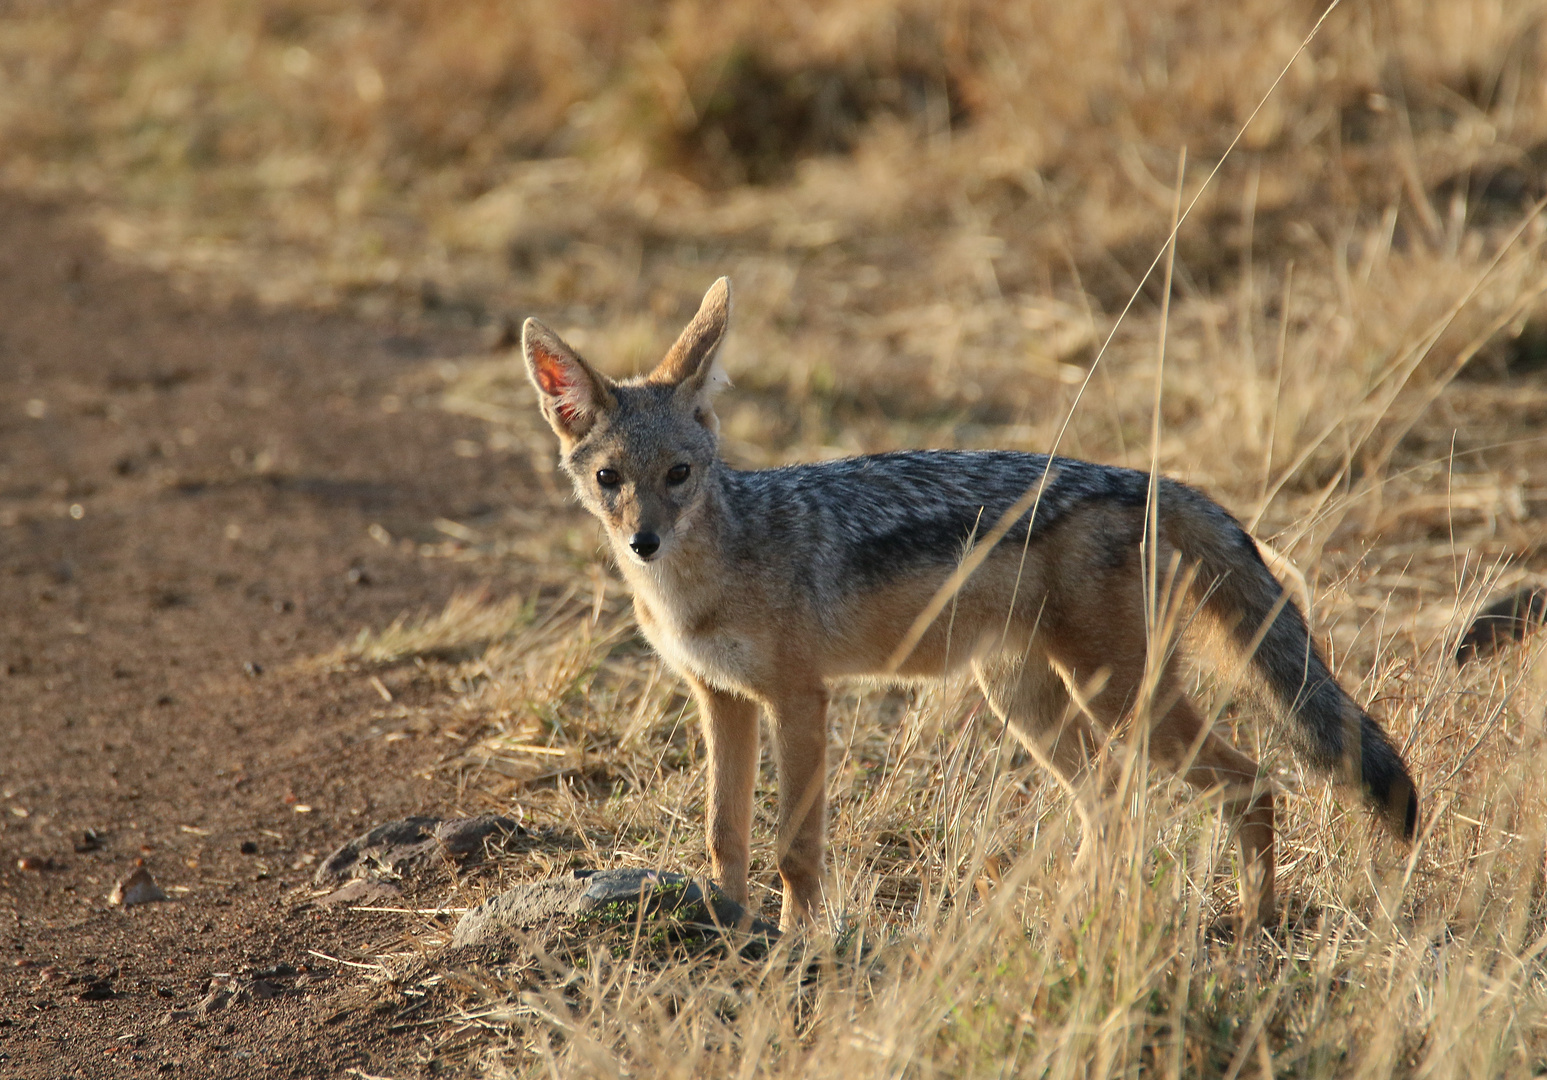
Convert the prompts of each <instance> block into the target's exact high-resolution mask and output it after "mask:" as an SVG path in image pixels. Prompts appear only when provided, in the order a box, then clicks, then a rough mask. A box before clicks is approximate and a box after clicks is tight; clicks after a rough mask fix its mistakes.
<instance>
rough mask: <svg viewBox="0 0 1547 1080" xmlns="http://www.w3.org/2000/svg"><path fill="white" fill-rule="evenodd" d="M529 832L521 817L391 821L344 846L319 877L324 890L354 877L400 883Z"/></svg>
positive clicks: (473, 858) (321, 868) (470, 858)
mask: <svg viewBox="0 0 1547 1080" xmlns="http://www.w3.org/2000/svg"><path fill="white" fill-rule="evenodd" d="M525 835H526V830H525V829H523V828H522V827H521V826H520V825H519V824H517V823H516V822H515V821H512V820H511V819H510V818H506V817H497V816H495V815H493V814H484V815H481V816H479V817H473V818H434V817H411V818H404V819H402V820H401V821H389V822H387V823H386V824H385V825H378V826H376V827H375V828H374V829H372V830H371V831H370V832H368V833H366V834H364V835H363V836H357V837H355V838H354V839H353V840H351V841H349V842H348V843H346V844H343V845H342V846H340V847H339V848H338V849H337V850H336V851H334V852H333V854H331V855H329V856H328V857H327V858H326V859H324V860H323V861H322V865H321V866H319V867H317V873H316V874H315V875H314V876H313V881H314V882H315V883H316V884H317V885H318V886H319V887H323V888H328V887H333V886H337V885H341V884H343V883H344V882H347V881H353V880H367V881H397V880H399V879H401V878H404V877H408V876H412V875H413V874H415V873H418V872H422V871H423V870H425V869H426V868H428V867H430V866H434V865H437V864H439V863H440V862H442V861H443V860H446V859H455V860H457V861H459V862H474V861H477V859H478V858H479V857H481V856H482V855H483V853H484V851H485V849H486V848H488V847H490V846H496V847H497V846H500V845H503V844H507V843H509V842H510V841H511V840H513V839H515V838H517V837H522V836H525Z"/></svg>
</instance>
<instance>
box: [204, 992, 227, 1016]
mask: <svg viewBox="0 0 1547 1080" xmlns="http://www.w3.org/2000/svg"><path fill="white" fill-rule="evenodd" d="M232 996H233V995H232V992H231V991H230V990H229V989H227V988H226V987H224V986H217V987H214V988H213V989H211V990H210V992H209V993H208V994H205V995H204V1000H202V1001H200V1002H199V1012H201V1013H203V1014H204V1015H205V1016H208V1015H209V1014H210V1013H217V1012H219V1011H220V1010H221V1009H224V1008H225V1007H226V1006H227V1005H228V1004H230V1002H231V998H232Z"/></svg>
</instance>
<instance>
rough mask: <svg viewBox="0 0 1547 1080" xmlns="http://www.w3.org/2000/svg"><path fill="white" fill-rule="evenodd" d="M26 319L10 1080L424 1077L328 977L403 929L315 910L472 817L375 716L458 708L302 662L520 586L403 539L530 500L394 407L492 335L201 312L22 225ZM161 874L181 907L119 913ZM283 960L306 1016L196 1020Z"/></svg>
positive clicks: (2, 698) (492, 460) (429, 746)
mask: <svg viewBox="0 0 1547 1080" xmlns="http://www.w3.org/2000/svg"><path fill="white" fill-rule="evenodd" d="M0 312H3V313H4V315H3V317H0V371H3V378H0V611H3V612H4V619H3V621H0V635H3V636H0V743H3V744H4V746H5V750H4V753H3V760H0V795H3V799H0V855H3V860H0V925H3V930H0V943H3V949H4V952H5V956H4V962H3V968H0V1076H6V1077H9V1076H16V1077H49V1078H62V1077H68V1076H74V1077H96V1076H108V1075H114V1076H141V1075H145V1076H150V1075H172V1076H210V1075H219V1076H230V1077H238V1076H260V1075H262V1076H269V1075H287V1076H290V1075H293V1076H314V1075H335V1074H337V1073H339V1072H340V1071H342V1070H346V1069H349V1068H351V1067H353V1068H362V1069H365V1071H367V1072H369V1071H372V1069H373V1067H376V1066H381V1065H382V1064H383V1063H394V1064H395V1065H396V1067H397V1068H398V1070H399V1074H404V1073H408V1072H417V1071H419V1066H413V1065H412V1062H413V1061H414V1059H415V1055H416V1044H415V1041H414V1034H413V1032H412V1030H411V1029H410V1030H408V1031H406V1032H389V1031H388V1030H387V1029H388V1026H389V1022H388V1020H387V1019H384V1018H373V1016H372V1014H371V1013H370V1010H369V1009H368V1008H365V1007H363V1006H358V1005H352V1004H351V1002H356V1003H358V1002H359V1001H361V1000H363V999H362V997H361V995H360V993H359V991H360V984H361V979H362V978H363V976H362V974H361V970H360V969H355V968H350V967H348V966H347V965H345V964H340V963H337V962H333V961H330V960H327V959H324V958H323V957H321V956H319V955H317V954H319V953H322V954H326V955H327V956H329V957H336V958H338V959H340V960H348V959H349V958H351V957H358V956H359V955H361V954H360V953H359V952H358V950H359V949H360V948H361V946H362V945H365V944H368V943H369V942H370V941H373V940H377V939H381V938H383V937H387V938H390V937H392V936H394V935H396V934H400V933H401V930H402V924H401V920H400V919H398V921H396V922H394V919H397V918H398V917H395V916H375V917H372V916H361V915H359V914H354V915H349V914H336V913H331V912H318V911H315V910H311V909H308V908H306V907H305V906H304V905H303V903H302V900H303V898H304V897H305V896H306V895H307V892H308V890H307V888H306V886H307V885H308V883H309V878H310V874H311V869H312V868H311V866H310V865H309V864H308V861H307V860H308V857H310V858H316V857H320V856H321V855H322V854H325V853H326V852H327V851H328V850H329V849H331V848H332V847H333V846H334V845H336V844H337V843H339V842H341V841H343V840H345V839H347V838H348V837H349V836H351V835H354V834H355V833H358V832H360V831H362V830H363V828H365V827H366V826H367V825H369V824H374V823H376V822H379V821H383V820H387V819H389V818H393V817H397V816H401V815H403V814H406V813H409V812H415V811H435V810H444V809H446V808H447V807H448V805H450V803H451V802H452V801H454V799H455V792H454V791H453V790H452V789H451V788H450V786H449V785H448V784H446V783H445V782H444V781H441V780H437V779H435V777H436V775H437V774H436V773H435V771H434V770H433V768H431V766H432V765H433V763H434V762H435V761H436V760H437V759H438V758H439V757H441V756H442V755H443V754H444V751H445V744H444V743H443V742H437V741H435V740H432V739H429V738H421V737H419V736H417V735H415V734H414V733H413V732H406V733H405V732H403V731H401V730H390V728H391V725H390V724H389V723H385V722H384V721H382V720H381V719H380V718H381V715H382V712H383V709H382V707H383V704H384V701H383V689H384V690H385V693H389V694H391V695H393V696H394V697H395V698H396V699H398V701H400V702H401V701H404V700H407V701H414V700H415V699H416V698H417V699H418V700H420V701H423V700H425V699H426V698H427V697H428V696H429V695H431V694H433V693H434V688H433V687H432V686H427V685H422V684H421V685H416V684H415V679H414V676H413V675H412V674H411V672H412V669H408V672H406V673H405V672H398V673H396V674H394V673H386V674H385V675H384V676H383V677H382V678H383V682H382V687H381V688H378V686H376V685H373V684H372V682H371V681H370V679H369V677H368V676H366V675H363V674H347V673H337V672H332V673H330V672H326V671H322V670H319V669H317V668H316V667H315V666H310V667H308V666H306V665H305V664H303V663H298V662H299V661H304V660H305V659H306V658H308V657H311V656H315V655H317V654H318V653H321V652H325V651H326V650H328V649H329V648H331V647H333V646H334V645H336V644H337V643H339V642H340V641H342V640H344V639H346V638H347V637H349V636H350V635H352V634H353V633H355V632H357V631H358V629H359V628H361V627H362V626H380V625H382V624H384V623H386V622H387V621H389V620H390V619H391V618H392V617H393V616H396V615H398V614H400V613H402V612H404V611H412V610H416V609H436V610H438V609H439V607H440V606H441V605H442V604H443V603H444V601H445V600H446V598H447V597H448V596H449V595H450V594H451V593H452V592H453V591H454V590H456V589H458V588H460V587H468V586H475V585H479V584H488V585H489V587H491V588H492V589H494V590H495V591H496V592H498V591H499V590H500V589H501V588H507V589H508V588H509V586H508V585H503V586H502V584H501V583H500V582H497V581H496V582H493V583H487V582H485V581H484V580H483V577H484V576H485V575H486V573H487V571H485V570H480V568H479V567H478V566H477V565H476V564H469V563H459V562H456V561H452V560H444V559H441V560H435V559H426V558H424V557H421V556H420V555H419V554H417V553H416V552H417V544H416V543H414V542H409V541H418V540H428V539H432V538H434V537H435V536H436V535H437V534H436V528H435V525H434V523H435V521H436V520H437V519H450V520H453V521H459V522H467V521H478V520H480V518H486V517H488V516H490V515H497V514H498V513H499V508H500V507H502V506H507V505H512V504H517V503H520V502H521V501H522V500H529V499H530V498H532V497H533V494H532V492H530V491H528V490H526V489H525V488H524V487H523V486H522V483H523V481H522V478H521V475H520V471H519V470H502V469H501V468H500V461H499V460H498V458H497V456H493V455H491V454H490V453H487V452H485V453H483V454H481V455H480V456H478V457H467V456H458V455H457V454H456V453H455V452H453V451H454V447H455V446H456V442H457V440H458V439H469V440H476V438H477V436H478V435H479V433H480V432H479V430H478V429H479V427H480V425H479V424H478V422H476V421H472V420H466V419H460V418H457V417H454V416H450V415H448V414H446V413H444V412H442V411H441V410H439V409H437V408H434V407H433V405H426V404H424V403H419V404H418V405H416V404H415V403H414V402H413V401H411V400H410V401H405V402H402V403H401V405H400V406H398V405H397V404H396V403H394V402H393V401H391V400H389V401H388V402H387V403H386V407H385V409H384V407H383V402H382V399H383V397H385V396H389V393H390V391H391V389H392V388H393V386H394V385H396V380H398V379H400V378H401V377H402V376H403V373H404V372H405V370H408V369H411V367H412V366H413V365H416V364H422V363H424V362H426V361H427V360H429V359H430V358H432V357H434V356H436V355H446V354H448V353H455V352H456V351H458V350H466V349H467V348H469V347H476V342H475V339H474V337H473V334H472V332H471V331H469V330H467V329H466V328H461V329H459V328H457V327H453V326H441V327H437V326H433V325H413V326H409V325H394V324H392V323H390V322H382V323H377V324H369V323H361V322H354V321H349V320H346V319H344V318H339V317H324V316H318V315H314V314H311V313H305V312H297V311H259V310H256V309H254V308H250V307H241V306H235V307H231V306H220V305H215V304H209V303H202V302H200V301H197V300H194V299H190V298H189V297H187V296H184V295H180V294H178V293H177V292H175V291H174V290H172V289H171V288H169V287H168V286H167V285H166V284H165V283H164V282H163V281H162V280H161V279H160V278H158V277H157V276H155V275H153V274H150V273H148V272H145V271H141V270H137V269H132V268H128V267H125V266H123V265H120V264H115V262H114V260H113V259H112V258H111V257H110V256H108V255H107V254H106V253H104V251H103V250H102V248H101V246H100V245H99V243H98V242H97V240H96V239H95V238H94V235H93V234H91V233H90V232H89V231H88V230H87V229H86V228H85V227H84V226H83V224H82V223H81V222H80V221H78V220H72V218H71V215H70V214H69V213H68V212H66V211H65V210H63V209H61V208H60V207H58V206H51V205H40V204H35V203H29V202H23V201H17V200H16V199H13V198H7V199H5V200H3V201H0ZM394 409H399V410H400V411H389V410H394ZM467 447H468V444H467V443H464V444H463V450H464V453H466V452H467ZM372 525H379V526H381V527H382V528H384V529H386V530H387V532H388V533H389V534H390V535H391V536H392V537H393V538H396V539H394V540H392V541H391V542H389V543H382V542H380V540H379V539H376V538H373V536H372V535H371V532H370V527H371V526H372ZM377 536H378V537H379V536H380V530H377ZM404 538H407V539H404ZM440 538H441V539H444V536H441V537H440ZM405 734H406V736H407V737H404V736H405ZM307 807H309V808H310V809H309V812H306V811H305V810H304V808H307ZM88 831H90V834H92V835H94V836H96V837H99V838H100V839H99V840H97V841H91V840H89V839H88ZM244 845H245V846H246V853H244V850H243V848H244ZM29 857H30V859H32V860H39V859H41V860H47V866H48V868H47V869H43V870H26V869H23V868H21V867H20V866H19V860H22V859H26V858H29ZM137 859H143V860H144V863H145V865H146V866H147V867H148V868H149V869H150V870H151V872H152V873H153V874H154V875H155V877H156V879H157V880H158V881H159V882H160V884H161V885H162V886H164V887H166V888H167V889H168V890H169V891H171V892H172V895H173V899H172V902H169V903H161V904H149V905H145V906H142V907H137V908H135V909H133V910H131V911H128V912H125V911H123V910H121V909H119V908H115V907H112V906H110V905H109V904H108V902H107V896H108V893H109V890H110V889H111V888H112V885H113V883H114V882H115V881H116V880H117V879H119V878H120V877H121V876H122V875H124V874H125V873H127V872H129V871H130V870H131V869H132V867H133V866H134V864H135V861H136V860H137ZM373 919H374V921H372V920H373ZM279 965H289V966H290V968H293V969H294V971H295V972H296V973H298V974H297V975H295V976H294V977H291V976H286V977H284V978H281V979H279V980H277V981H278V982H279V984H280V985H282V986H284V987H285V988H286V992H285V993H284V994H283V995H281V996H279V997H277V998H274V999H273V1000H271V1001H267V1002H262V1003H252V1004H249V1005H243V1006H232V1007H229V1008H227V1009H225V1010H222V1011H220V1012H218V1013H215V1014H212V1015H210V1016H209V1017H202V1016H199V1015H198V1014H197V1013H195V1015H194V1016H191V1017H189V1016H184V1015H182V1012H183V1010H190V1009H193V1008H194V1006H195V1005H196V1003H197V1002H198V1001H199V1000H200V998H201V997H203V995H204V993H205V990H206V987H207V985H208V983H209V981H210V979H211V978H212V976H218V975H220V974H222V973H227V974H233V975H239V974H240V973H241V972H243V971H249V972H250V971H254V970H257V971H262V970H266V969H274V968H276V967H278V966H279ZM308 968H309V969H310V971H309V972H308V970H307V969H308ZM281 970H282V971H283V970H284V969H283V968H281ZM301 975H305V976H307V977H305V978H302V977H300V976H301ZM298 984H299V985H298ZM93 988H95V989H93ZM107 991H111V993H110V995H109V994H108V992H107ZM83 997H84V998H85V999H84V1000H83ZM93 998H101V1000H92V999H93ZM174 1010H175V1012H174ZM324 1033H326V1034H325V1036H324ZM424 1067H429V1066H428V1065H425V1066H424Z"/></svg>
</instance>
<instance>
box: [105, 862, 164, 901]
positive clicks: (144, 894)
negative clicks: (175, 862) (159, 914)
mask: <svg viewBox="0 0 1547 1080" xmlns="http://www.w3.org/2000/svg"><path fill="white" fill-rule="evenodd" d="M169 899H171V898H170V897H169V896H167V894H166V893H164V892H162V891H161V886H160V885H157V884H156V879H155V878H153V877H151V876H150V871H149V870H147V869H145V867H143V866H142V867H140V868H139V869H137V870H135V871H134V873H132V874H130V875H129V876H128V877H126V878H124V879H123V880H122V881H120V882H119V883H118V884H117V885H114V886H113V891H112V892H110V893H108V897H107V902H108V903H110V904H121V905H122V906H123V907H125V908H131V907H134V905H136V904H150V903H155V902H156V901H158V900H169Z"/></svg>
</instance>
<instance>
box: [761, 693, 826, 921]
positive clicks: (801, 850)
mask: <svg viewBox="0 0 1547 1080" xmlns="http://www.w3.org/2000/svg"><path fill="white" fill-rule="evenodd" d="M769 705H770V711H771V713H772V720H773V728H774V738H775V739H776V740H777V746H778V751H779V878H780V880H781V881H782V882H783V883H784V904H783V906H782V907H781V908H780V910H779V929H781V930H792V929H794V928H795V927H797V926H799V925H801V924H802V923H805V922H809V921H810V919H811V917H812V915H813V914H814V913H815V912H816V909H817V905H818V903H819V902H820V899H821V892H822V849H823V843H824V840H825V830H826V828H827V691H826V690H825V689H823V688H822V687H821V686H820V684H819V685H817V686H816V687H814V688H808V689H802V690H789V691H785V692H784V693H781V694H780V695H779V696H778V697H776V698H774V699H773V700H771V701H770V702H769Z"/></svg>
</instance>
